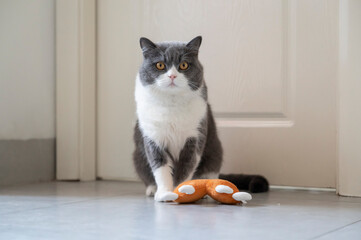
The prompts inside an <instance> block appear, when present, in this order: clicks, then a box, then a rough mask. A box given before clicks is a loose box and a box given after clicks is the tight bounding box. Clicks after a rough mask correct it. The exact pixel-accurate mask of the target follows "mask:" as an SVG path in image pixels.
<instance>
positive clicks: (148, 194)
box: [145, 185, 157, 197]
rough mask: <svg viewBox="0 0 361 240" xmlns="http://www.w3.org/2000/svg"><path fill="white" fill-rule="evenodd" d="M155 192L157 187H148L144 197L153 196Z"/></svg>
mask: <svg viewBox="0 0 361 240" xmlns="http://www.w3.org/2000/svg"><path fill="white" fill-rule="evenodd" d="M156 191H157V186H155V185H149V186H148V187H147V189H146V190H145V195H147V196H148V197H150V196H154V194H155V192H156Z"/></svg>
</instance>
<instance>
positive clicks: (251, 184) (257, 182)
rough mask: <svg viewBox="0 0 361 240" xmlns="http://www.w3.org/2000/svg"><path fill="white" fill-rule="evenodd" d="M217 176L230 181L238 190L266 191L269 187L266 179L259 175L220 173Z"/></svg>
mask: <svg viewBox="0 0 361 240" xmlns="http://www.w3.org/2000/svg"><path fill="white" fill-rule="evenodd" d="M219 178H220V179H224V180H227V181H230V182H231V183H233V184H234V185H236V187H237V188H238V189H239V190H247V191H250V192H252V193H260V192H267V191H268V189H269V184H268V181H267V179H266V178H265V177H263V176H260V175H247V174H220V175H219Z"/></svg>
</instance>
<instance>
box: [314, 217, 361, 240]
mask: <svg viewBox="0 0 361 240" xmlns="http://www.w3.org/2000/svg"><path fill="white" fill-rule="evenodd" d="M359 222H361V219H359V220H356V221H353V222H351V223H348V224H346V225H343V226H341V227H338V228H335V229H333V230H330V231H328V232H325V233H322V234H320V235H318V236H315V237H313V238H311V239H310V240H314V239H319V238H321V237H324V236H327V235H329V234H332V233H335V232H338V231H340V230H342V229H344V228H346V227H349V226H352V225H354V224H357V223H359Z"/></svg>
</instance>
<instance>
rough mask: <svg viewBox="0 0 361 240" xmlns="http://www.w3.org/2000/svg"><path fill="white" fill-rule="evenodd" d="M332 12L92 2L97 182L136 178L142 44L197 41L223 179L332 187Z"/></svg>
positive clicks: (321, 6) (331, 7)
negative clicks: (238, 176) (255, 177)
mask: <svg viewBox="0 0 361 240" xmlns="http://www.w3.org/2000/svg"><path fill="white" fill-rule="evenodd" d="M337 12H338V2H337V1H298V2H297V1H284V0H278V1H267V0H264V1H238V0H234V1H205V0H204V1H166V0H158V1H110V0H106V1H99V2H98V175H99V176H100V177H102V178H106V179H135V178H136V176H135V174H134V170H133V167H132V161H131V153H132V151H133V149H134V146H133V143H132V140H131V138H132V126H133V125H134V122H135V114H134V112H135V104H134V100H133V99H134V97H133V92H134V80H135V74H136V72H137V68H138V66H139V64H140V62H141V57H142V56H141V51H140V48H139V37H141V36H146V37H149V38H150V39H152V40H154V41H164V40H180V41H189V40H190V39H192V38H193V37H195V36H197V35H202V36H203V43H202V46H201V50H200V59H201V61H202V63H203V65H204V69H205V79H206V82H207V84H208V88H209V100H210V103H211V104H212V106H213V110H214V113H215V116H216V120H217V124H218V131H219V134H220V138H221V141H222V143H223V147H224V150H225V156H224V160H225V161H224V165H223V168H222V172H225V173H229V172H233V173H236V172H244V173H258V174H263V175H265V176H266V177H267V178H268V179H269V180H270V182H271V184H276V185H292V186H312V187H335V181H336V177H335V172H336V170H335V167H336V80H337V78H336V77H337V73H336V69H337V34H338V32H337V23H338V19H337ZM170 13H171V14H170Z"/></svg>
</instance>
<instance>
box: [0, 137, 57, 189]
mask: <svg viewBox="0 0 361 240" xmlns="http://www.w3.org/2000/svg"><path fill="white" fill-rule="evenodd" d="M54 179H55V139H30V140H0V186H7V185H13V184H20V183H32V182H41V181H51V180H54Z"/></svg>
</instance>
